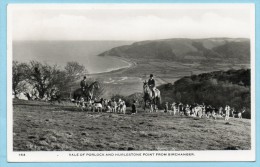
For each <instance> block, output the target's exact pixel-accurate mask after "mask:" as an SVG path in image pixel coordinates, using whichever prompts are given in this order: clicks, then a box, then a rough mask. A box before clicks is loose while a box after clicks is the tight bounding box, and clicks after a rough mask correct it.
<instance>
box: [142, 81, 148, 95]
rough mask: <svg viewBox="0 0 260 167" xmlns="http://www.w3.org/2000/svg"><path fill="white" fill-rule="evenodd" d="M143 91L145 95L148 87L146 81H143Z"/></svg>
mask: <svg viewBox="0 0 260 167" xmlns="http://www.w3.org/2000/svg"><path fill="white" fill-rule="evenodd" d="M143 90H144V92H145V93H147V92H148V91H149V86H148V83H147V82H146V80H145V81H144V84H143Z"/></svg>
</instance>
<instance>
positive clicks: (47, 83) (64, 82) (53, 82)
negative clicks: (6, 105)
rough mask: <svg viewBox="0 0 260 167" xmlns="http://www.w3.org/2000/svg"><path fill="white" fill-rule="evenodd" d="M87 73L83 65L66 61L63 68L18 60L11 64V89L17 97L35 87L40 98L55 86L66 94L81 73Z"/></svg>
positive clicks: (80, 76) (77, 80)
mask: <svg viewBox="0 0 260 167" xmlns="http://www.w3.org/2000/svg"><path fill="white" fill-rule="evenodd" d="M86 74H87V70H86V68H85V66H84V65H81V64H79V63H78V62H68V63H67V64H66V65H65V66H64V67H63V68H62V67H60V66H58V65H56V64H55V65H49V64H47V63H41V62H38V61H30V62H27V63H25V62H18V61H13V64H12V80H13V82H12V90H13V95H14V96H15V97H17V96H18V95H19V94H20V93H25V92H28V91H30V89H36V90H37V91H38V93H39V98H40V99H42V98H44V96H46V95H47V94H48V92H50V90H51V89H53V88H57V89H58V90H59V91H60V92H61V93H62V94H63V95H66V96H68V95H69V93H70V90H71V88H72V87H73V85H75V84H76V83H77V82H79V79H80V78H82V76H83V75H86Z"/></svg>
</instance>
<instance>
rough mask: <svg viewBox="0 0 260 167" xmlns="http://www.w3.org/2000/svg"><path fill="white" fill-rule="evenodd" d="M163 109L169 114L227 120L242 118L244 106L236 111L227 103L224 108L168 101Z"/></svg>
mask: <svg viewBox="0 0 260 167" xmlns="http://www.w3.org/2000/svg"><path fill="white" fill-rule="evenodd" d="M164 111H165V112H168V113H170V114H173V115H175V114H179V115H187V116H194V117H203V116H204V117H206V118H211V117H212V118H214V119H216V118H218V117H219V118H225V120H228V119H229V117H238V118H242V113H244V112H245V111H246V110H245V107H243V108H242V110H238V111H236V110H235V108H234V107H230V106H229V105H226V106H225V107H224V108H223V107H219V108H215V107H212V106H211V105H205V104H204V103H202V104H196V103H194V104H192V105H189V104H186V105H184V104H182V103H175V102H173V103H172V104H169V103H168V102H166V103H165V105H164Z"/></svg>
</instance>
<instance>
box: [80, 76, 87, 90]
mask: <svg viewBox="0 0 260 167" xmlns="http://www.w3.org/2000/svg"><path fill="white" fill-rule="evenodd" d="M80 87H81V90H82V91H83V92H84V91H85V89H86V88H87V87H88V83H87V77H86V76H84V78H83V80H82V81H81V82H80Z"/></svg>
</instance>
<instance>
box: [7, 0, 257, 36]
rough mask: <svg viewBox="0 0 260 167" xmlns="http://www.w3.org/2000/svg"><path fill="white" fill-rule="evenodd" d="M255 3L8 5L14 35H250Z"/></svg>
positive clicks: (9, 28)
mask: <svg viewBox="0 0 260 167" xmlns="http://www.w3.org/2000/svg"><path fill="white" fill-rule="evenodd" d="M253 9H254V8H253V6H252V5H242V4H237V5H235V4H225V5H224V4H222V5H219V4H207V5H206V4H204V5H203V4H199V5H198V4H188V5H187V4H186V5H185V4H178V5H177V4H175V5H174V4H164V5H162V4H160V5H159V4H150V5H148V4H131V5H130V4H123V5H119V4H110V5H109V4H101V5H100V4H99V5H98V4H91V5H90V4H89V5H86V4H85V5H82V4H81V5H76V4H74V5H28V4H27V5H24V4H14V5H9V6H8V31H9V32H10V33H9V34H11V38H12V39H13V40H127V41H141V40H154V39H167V38H211V37H231V38H250V36H251V35H252V33H253V30H254V29H253V28H254V21H253V20H254V17H253V14H254V13H253V12H254V11H253Z"/></svg>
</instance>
